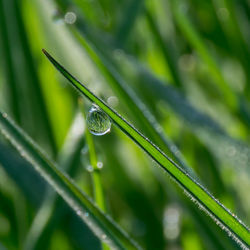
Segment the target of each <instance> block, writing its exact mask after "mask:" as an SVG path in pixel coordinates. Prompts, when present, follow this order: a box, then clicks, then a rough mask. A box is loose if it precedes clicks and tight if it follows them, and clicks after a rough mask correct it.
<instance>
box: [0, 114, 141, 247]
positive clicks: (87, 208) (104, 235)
mask: <svg viewBox="0 0 250 250" xmlns="http://www.w3.org/2000/svg"><path fill="white" fill-rule="evenodd" d="M0 131H1V133H2V134H3V135H4V136H5V137H6V139H8V140H9V141H10V142H11V143H12V145H13V146H14V147H15V148H16V149H17V150H19V152H20V154H21V155H22V156H23V157H24V158H25V159H26V160H27V161H29V162H30V163H31V164H32V166H33V167H34V169H35V170H36V171H37V172H38V173H39V174H40V175H41V176H42V177H43V178H44V179H45V180H46V181H47V182H48V183H49V184H50V185H51V186H52V187H53V189H54V190H55V191H57V192H58V194H59V195H61V197H62V198H63V199H64V200H65V201H66V202H67V203H68V205H69V206H70V207H71V208H72V209H73V210H74V211H75V212H76V213H77V214H78V216H79V217H80V218H81V219H82V220H83V221H84V222H85V223H86V224H87V225H88V226H89V228H90V229H91V230H92V231H93V232H94V233H95V234H96V236H97V237H99V239H100V240H101V241H103V242H105V243H107V244H109V245H110V246H113V247H116V248H118V249H138V248H139V246H137V244H136V243H135V242H134V241H133V240H132V239H130V238H129V237H128V236H127V234H126V233H125V232H123V231H122V230H121V229H120V228H119V227H118V226H117V225H116V224H115V223H114V222H113V221H112V220H111V218H110V217H108V216H106V215H105V214H104V213H103V212H102V211H101V210H100V209H99V208H98V207H96V205H95V204H94V203H93V202H92V201H91V200H90V199H89V198H88V196H86V195H85V194H84V193H83V192H82V191H81V190H80V189H79V188H78V187H77V186H76V185H75V184H74V182H73V181H72V180H71V179H70V178H69V177H68V176H67V175H66V174H65V173H64V172H63V171H62V170H60V169H59V168H58V167H57V166H56V165H55V164H54V163H53V162H51V161H50V160H49V159H48V158H47V157H46V156H45V154H44V153H43V152H41V150H40V149H39V147H38V146H37V145H36V144H35V143H34V142H33V141H32V140H31V138H30V137H28V136H27V135H26V134H25V133H24V131H22V130H21V128H19V127H18V126H16V125H15V124H14V122H13V121H11V120H10V119H9V118H7V115H6V113H0Z"/></svg>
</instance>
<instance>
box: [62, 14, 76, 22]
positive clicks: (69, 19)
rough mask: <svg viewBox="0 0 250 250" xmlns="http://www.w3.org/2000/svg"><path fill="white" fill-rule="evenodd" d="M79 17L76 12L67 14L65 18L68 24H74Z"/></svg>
mask: <svg viewBox="0 0 250 250" xmlns="http://www.w3.org/2000/svg"><path fill="white" fill-rule="evenodd" d="M76 19H77V17H76V14H75V13H74V12H67V13H66V14H65V16H64V21H65V23H67V24H74V23H75V21H76Z"/></svg>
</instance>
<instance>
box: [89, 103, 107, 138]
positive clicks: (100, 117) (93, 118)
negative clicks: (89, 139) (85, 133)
mask: <svg viewBox="0 0 250 250" xmlns="http://www.w3.org/2000/svg"><path fill="white" fill-rule="evenodd" d="M86 122H87V127H88V129H89V131H90V132H91V133H92V134H93V135H105V134H107V133H108V132H109V131H110V129H111V120H110V118H109V116H108V115H107V114H106V113H105V112H103V111H102V110H101V109H100V108H99V107H97V106H92V107H91V108H90V110H89V113H88V115H87V121H86Z"/></svg>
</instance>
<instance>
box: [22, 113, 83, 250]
mask: <svg viewBox="0 0 250 250" xmlns="http://www.w3.org/2000/svg"><path fill="white" fill-rule="evenodd" d="M79 118H80V117H79V116H76V118H75V119H74V121H73V124H72V126H71V128H70V130H69V133H68V135H67V138H66V141H65V143H64V145H63V148H62V150H61V151H60V153H59V156H58V162H59V165H60V166H61V167H62V168H63V170H64V171H66V172H67V173H68V174H69V176H72V175H73V173H74V172H75V169H76V168H77V167H78V165H80V157H81V150H82V148H83V146H84V144H85V139H84V138H83V136H82V134H83V130H82V129H81V128H80V124H81V122H80V120H79ZM82 125H83V124H82ZM78 128H79V129H78ZM57 202H58V196H56V193H55V192H52V190H48V192H47V196H46V198H45V199H44V200H43V203H42V204H41V206H40V207H39V210H38V211H37V213H36V216H35V217H34V219H33V222H32V225H31V227H30V230H29V232H28V235H27V237H26V240H25V243H24V249H25V250H28V249H37V245H38V244H39V242H40V241H39V240H40V238H41V237H42V235H43V234H44V232H45V231H46V228H48V227H49V224H50V222H51V221H54V220H55V219H54V218H53V217H56V216H58V215H60V214H61V213H60V212H59V211H58V210H59V207H58V206H57V204H58V203H57ZM46 242H49V239H48V237H47V241H46ZM43 246H44V248H47V247H48V246H47V245H46V243H45V245H43Z"/></svg>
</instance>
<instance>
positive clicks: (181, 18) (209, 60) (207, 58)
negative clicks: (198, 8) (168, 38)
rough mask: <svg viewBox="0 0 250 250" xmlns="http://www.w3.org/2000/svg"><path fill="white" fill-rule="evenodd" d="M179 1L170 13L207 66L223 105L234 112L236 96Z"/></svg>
mask: <svg viewBox="0 0 250 250" xmlns="http://www.w3.org/2000/svg"><path fill="white" fill-rule="evenodd" d="M181 3H182V2H181V1H179V0H178V1H172V12H173V16H174V19H175V21H176V24H177V25H178V27H179V29H180V30H181V32H182V33H183V34H184V35H185V37H186V39H187V40H188V42H189V43H190V44H191V45H192V47H193V48H194V49H195V50H196V51H197V53H198V54H199V55H200V57H201V58H202V59H203V61H204V62H205V63H206V64H207V66H208V69H209V71H210V73H211V76H212V77H213V78H214V81H215V82H216V83H217V85H218V87H219V88H220V90H221V91H222V94H223V97H224V101H225V103H226V104H227V105H228V106H229V107H230V108H232V109H233V110H235V109H236V108H237V99H236V96H235V95H234V94H233V92H232V91H231V89H230V87H229V85H228V84H227V82H226V81H225V79H224V77H223V75H222V73H221V71H220V69H219V67H218V65H217V62H216V61H215V60H214V58H213V57H212V56H211V54H210V53H209V51H208V50H207V48H206V45H205V43H204V41H203V40H202V38H201V37H200V35H199V34H198V32H197V31H196V30H195V28H194V27H193V25H192V24H191V22H190V21H189V19H188V18H187V17H186V15H185V14H184V13H183V10H182V9H181V6H182V5H181Z"/></svg>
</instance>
